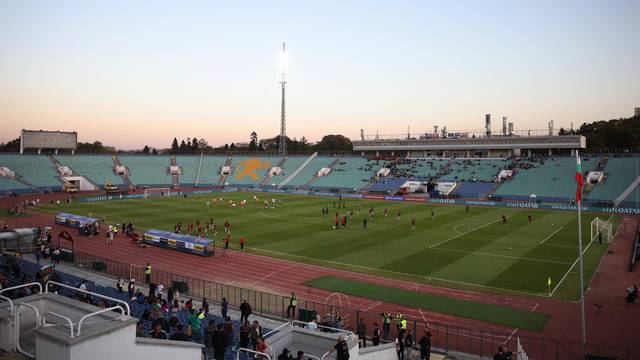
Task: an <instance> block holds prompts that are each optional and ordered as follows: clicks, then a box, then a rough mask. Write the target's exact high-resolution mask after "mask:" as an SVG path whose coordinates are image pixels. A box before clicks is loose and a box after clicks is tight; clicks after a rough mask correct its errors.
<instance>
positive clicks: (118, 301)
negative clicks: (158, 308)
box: [44, 281, 131, 315]
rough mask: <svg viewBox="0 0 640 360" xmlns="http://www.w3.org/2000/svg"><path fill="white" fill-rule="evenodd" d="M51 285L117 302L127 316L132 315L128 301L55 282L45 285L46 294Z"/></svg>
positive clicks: (48, 282)
mask: <svg viewBox="0 0 640 360" xmlns="http://www.w3.org/2000/svg"><path fill="white" fill-rule="evenodd" d="M49 284H51V285H56V286H60V287H63V288H66V289H71V290H74V291H77V292H81V293H85V294H89V295H92V296H96V297H99V298H102V299H107V300H111V301H113V302H116V303H118V304H120V305H123V310H124V309H126V315H131V308H130V307H129V304H128V303H127V302H126V301H122V300H120V299H116V298H112V297H110V296H105V295H102V294H98V293H95V292H93V291H88V290H82V289H78V288H76V287H73V286H70V285H66V284H61V283H59V282H55V281H47V283H46V284H45V285H44V291H45V294H48V293H49Z"/></svg>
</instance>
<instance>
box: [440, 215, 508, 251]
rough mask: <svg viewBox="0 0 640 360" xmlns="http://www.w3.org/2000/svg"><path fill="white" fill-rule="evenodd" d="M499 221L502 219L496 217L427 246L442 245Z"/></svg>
mask: <svg viewBox="0 0 640 360" xmlns="http://www.w3.org/2000/svg"><path fill="white" fill-rule="evenodd" d="M499 221H502V219H498V220H496V221H492V222H490V223H487V224H484V225H480V226H478V227H477V228H475V229H473V230H471V231H467V232H463V233H460V234H458V235H456V236H452V237H450V238H448V239H446V240H442V241H440V242H438V243H435V244H433V245H431V246H429V249H433V248H434V247H436V246H440V245H442V244H444V243H447V242H449V241H451V240H455V239H457V238H459V237H463V236H465V235H467V234H470V233H472V232H474V231H476V230H480V229H482V228H483V227H487V226H489V225H493V224H495V223H497V222H499ZM463 225H464V224H463Z"/></svg>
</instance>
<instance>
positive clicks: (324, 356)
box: [305, 351, 331, 360]
mask: <svg viewBox="0 0 640 360" xmlns="http://www.w3.org/2000/svg"><path fill="white" fill-rule="evenodd" d="M329 354H331V351H327V352H326V353H324V354H322V357H321V358H320V360H324V358H326V357H327V356H329ZM305 355H306V354H305Z"/></svg>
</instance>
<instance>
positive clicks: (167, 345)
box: [92, 338, 202, 360]
mask: <svg viewBox="0 0 640 360" xmlns="http://www.w3.org/2000/svg"><path fill="white" fill-rule="evenodd" d="M201 354H202V346H200V345H199V344H196V343H192V342H188V341H164V340H156V339H147V338H138V339H136V342H135V346H134V348H133V354H132V355H133V356H132V357H130V358H129V359H136V360H142V359H153V360H165V359H166V360H176V359H180V360H183V359H184V360H200V358H201ZM92 360H93V359H92Z"/></svg>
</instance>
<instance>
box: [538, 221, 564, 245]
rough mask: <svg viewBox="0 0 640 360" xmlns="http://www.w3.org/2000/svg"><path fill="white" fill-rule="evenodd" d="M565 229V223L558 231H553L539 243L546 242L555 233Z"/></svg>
mask: <svg viewBox="0 0 640 360" xmlns="http://www.w3.org/2000/svg"><path fill="white" fill-rule="evenodd" d="M562 229H564V225H563V226H560V227H559V228H558V229H557V230H556V231H554V232H552V233H551V235H549V236H547V237H546V238H544V240H542V241H540V242H539V243H538V244H539V245H542V244H544V243H545V242H546V241H547V240H549V239H551V238H552V237H553V235H555V234H557V233H558V232H560V230H562Z"/></svg>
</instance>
